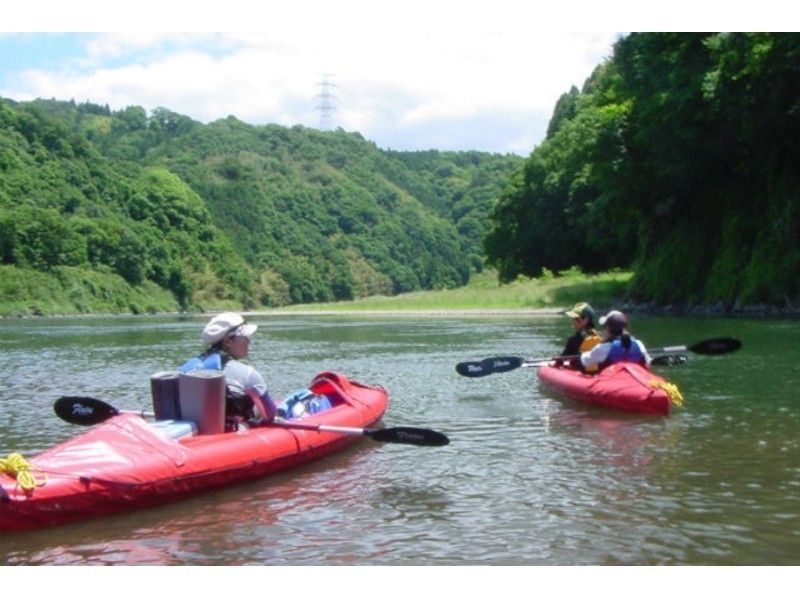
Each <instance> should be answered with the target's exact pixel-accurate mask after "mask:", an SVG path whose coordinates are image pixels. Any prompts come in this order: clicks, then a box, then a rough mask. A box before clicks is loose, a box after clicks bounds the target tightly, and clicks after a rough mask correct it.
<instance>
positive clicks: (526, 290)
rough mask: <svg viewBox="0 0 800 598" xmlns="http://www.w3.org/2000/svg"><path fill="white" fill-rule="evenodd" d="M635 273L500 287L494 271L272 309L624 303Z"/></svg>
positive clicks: (574, 275)
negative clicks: (433, 285)
mask: <svg viewBox="0 0 800 598" xmlns="http://www.w3.org/2000/svg"><path fill="white" fill-rule="evenodd" d="M632 277H633V274H632V273H630V272H610V273H606V274H598V275H591V276H590V275H586V274H582V273H580V272H576V271H569V272H564V273H562V275H560V276H558V277H556V276H553V275H551V274H546V275H545V276H542V277H540V278H537V279H525V280H518V281H516V282H513V283H510V284H506V285H500V284H499V283H498V282H497V276H496V274H495V273H494V272H484V273H482V274H478V275H476V276H473V277H472V280H471V281H470V282H469V284H468V285H467V286H465V287H461V288H458V289H451V290H445V291H419V292H415V293H404V294H402V295H396V296H393V297H384V296H378V297H367V298H364V299H357V300H354V301H341V302H338V303H312V304H303V305H292V306H287V307H284V308H279V309H275V310H271V311H270V313H283V312H288V313H298V312H299V313H320V312H325V313H328V312H334V313H338V312H342V313H346V312H354V311H360V312H384V311H388V312H401V311H416V312H447V311H459V312H475V313H481V312H495V311H524V310H538V309H561V308H563V307H564V306H568V305H573V304H574V303H576V302H578V301H590V302H591V303H593V304H595V305H611V304H616V303H620V302H621V301H622V300H623V298H624V297H625V296H626V294H627V289H628V286H629V284H630V281H631V278H632Z"/></svg>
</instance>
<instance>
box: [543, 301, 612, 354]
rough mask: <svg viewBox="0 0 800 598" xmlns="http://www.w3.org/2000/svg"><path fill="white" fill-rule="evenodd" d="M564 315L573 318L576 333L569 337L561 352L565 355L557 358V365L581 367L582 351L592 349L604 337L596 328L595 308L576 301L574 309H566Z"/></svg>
mask: <svg viewBox="0 0 800 598" xmlns="http://www.w3.org/2000/svg"><path fill="white" fill-rule="evenodd" d="M564 315H565V316H567V317H568V318H570V319H571V320H572V327H573V328H574V329H575V334H573V335H572V336H571V337H569V338H568V339H567V344H566V345H564V350H563V351H562V352H561V355H562V356H564V357H563V358H556V359H555V364H556V365H557V366H562V365H565V364H567V365H569V366H570V367H573V368H576V369H578V368H581V362H580V355H581V353H584V352H586V351H589V350H591V349H592V348H594V347H595V346H596V345H597V344H598V343H600V341H601V340H602V339H601V338H600V335H599V334H598V333H597V330H595V328H594V309H592V306H591V305H589V304H588V303H585V302H581V303H576V304H575V306H574V307H573V308H572V309H568V310H567V311H565V312H564Z"/></svg>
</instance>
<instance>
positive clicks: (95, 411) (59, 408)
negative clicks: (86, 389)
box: [53, 397, 119, 426]
mask: <svg viewBox="0 0 800 598" xmlns="http://www.w3.org/2000/svg"><path fill="white" fill-rule="evenodd" d="M53 410H54V411H55V412H56V415H57V416H58V417H60V418H61V419H63V420H64V421H65V422H69V423H71V424H78V425H80V426H91V425H94V424H99V423H100V422H104V421H106V420H107V419H108V418H110V417H113V416H115V415H118V414H119V411H117V409H115V408H114V407H112V406H111V405H109V404H108V403H104V402H103V401H101V400H99V399H94V398H92V397H61V398H60V399H58V400H56V402H55V403H54V404H53Z"/></svg>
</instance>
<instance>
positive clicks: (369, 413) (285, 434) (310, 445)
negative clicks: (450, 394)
mask: <svg viewBox="0 0 800 598" xmlns="http://www.w3.org/2000/svg"><path fill="white" fill-rule="evenodd" d="M309 390H311V391H312V392H314V393H316V394H317V395H325V396H327V397H328V398H329V399H330V402H331V403H332V407H331V408H330V409H328V410H326V411H322V412H320V413H316V414H313V415H311V416H309V417H306V418H303V419H302V420H301V421H302V425H305V426H306V428H307V429H294V428H287V427H281V425H280V424H274V425H270V426H265V427H255V428H250V429H241V430H238V431H234V432H223V433H219V434H206V435H185V436H182V437H180V438H178V439H175V438H173V437H171V436H170V434H169V433H165V432H164V431H163V430H162V429H160V428H159V426H158V425H153V424H151V423H148V422H147V421H146V420H145V419H144V418H143V417H141V415H140V414H132V413H120V414H118V415H113V416H111V417H110V419H108V420H106V421H105V422H104V423H102V424H99V425H97V426H95V427H93V428H91V429H90V430H89V431H88V432H86V433H84V434H81V435H80V436H77V437H75V438H73V439H71V440H68V441H66V442H64V443H62V444H59V445H58V446H55V447H53V448H51V449H49V450H47V451H45V452H43V453H41V454H40V455H38V456H35V457H32V458H31V459H29V460H28V462H27V466H28V467H29V469H30V473H31V474H33V476H34V478H35V481H36V484H35V486H33V487H32V488H28V489H27V490H25V489H24V488H23V485H24V484H21V483H20V478H21V477H22V475H23V474H22V473H20V472H15V473H16V475H12V474H10V473H0V531H10V530H23V529H31V528H37V527H43V526H47V525H55V524H61V523H65V522H68V521H73V520H78V519H84V518H90V517H91V518H94V517H98V516H100V515H105V514H109V513H116V512H121V511H126V510H131V509H136V508H141V507H148V506H151V505H156V504H160V503H165V502H169V501H173V500H177V499H180V498H184V497H188V496H191V495H195V494H198V493H200V492H204V491H207V490H209V489H212V488H220V487H225V486H229V485H230V484H233V483H238V482H244V481H247V480H253V479H256V478H260V477H262V476H265V475H268V474H271V473H274V472H277V471H281V470H285V469H288V468H290V467H293V466H295V465H298V464H300V463H304V462H306V461H310V460H312V459H316V458H319V457H321V456H323V455H326V454H328V453H330V452H332V451H334V450H336V449H339V448H341V447H342V446H344V445H345V444H348V443H350V442H353V441H354V440H355V438H354V437H353V436H352V435H346V434H342V433H338V432H336V431H328V429H327V428H328V426H331V427H333V428H334V429H335V427H337V426H338V427H341V428H342V429H344V427H345V426H357V427H366V426H370V425H373V424H375V423H376V422H377V421H378V420H380V419H381V417H382V416H383V414H384V412H385V410H386V407H387V405H388V394H387V392H386V390H385V389H383V388H381V387H375V386H367V385H364V384H361V383H359V382H356V381H352V380H349V379H347V378H346V377H344V376H342V375H341V374H336V373H334V372H323V373H321V374H318V375H317V376H316V377H315V378H314V380H313V381H312V383H311V386H310V387H309ZM320 425H321V426H322V428H325V429H324V430H321V429H320V427H319V426H320ZM314 428H316V429H314ZM349 429H350V430H352V428H349ZM2 471H3V470H2V469H0V472H2Z"/></svg>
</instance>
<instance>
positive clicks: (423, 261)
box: [0, 100, 522, 314]
mask: <svg viewBox="0 0 800 598" xmlns="http://www.w3.org/2000/svg"><path fill="white" fill-rule="evenodd" d="M521 163H522V158H520V157H518V156H513V155H508V156H500V155H492V154H487V153H480V152H463V153H461V152H437V151H431V152H412V153H405V154H404V153H396V152H385V151H382V150H380V149H378V148H377V147H376V146H375V145H374V144H373V143H371V142H368V141H366V140H365V139H363V138H362V137H361V136H360V135H358V134H355V133H346V132H344V131H341V130H340V131H335V132H321V131H316V130H313V129H307V128H303V127H292V128H286V127H280V126H277V125H266V126H252V125H248V124H246V123H243V122H241V121H239V120H237V119H236V118H234V117H228V118H227V119H223V120H220V121H216V122H213V123H210V124H207V125H204V124H201V123H198V122H195V121H193V120H192V119H190V118H188V117H186V116H183V115H180V114H176V113H174V112H171V111H169V110H167V109H163V108H161V109H157V110H155V111H153V113H152V114H149V115H148V114H147V112H146V111H145V110H144V109H143V108H140V107H128V108H126V109H124V110H121V111H111V110H109V109H108V108H107V107H104V106H98V105H94V104H90V103H87V104H75V103H74V102H72V101H69V102H66V101H56V100H36V101H33V102H24V103H17V102H13V101H10V100H0V259H1V260H2V261H0V272H2V278H1V279H0V301H2V302H3V303H4V304H5V305H7V306H8V305H11V306H13V313H19V314H24V313H53V312H54V311H55V312H58V311H62V312H64V313H66V312H74V311H86V312H89V311H93V312H97V311H133V312H141V311H164V310H175V309H208V308H212V307H216V308H219V307H224V306H231V307H242V308H245V309H252V308H256V307H261V306H278V305H286V304H291V303H297V302H314V301H331V300H341V299H350V298H355V297H362V296H368V295H373V294H387V295H390V294H395V293H399V292H404V291H413V290H419V289H443V288H452V287H456V286H460V285H463V284H464V283H466V282H467V280H468V279H469V276H470V274H471V273H472V272H476V271H480V270H481V268H482V267H483V255H482V248H481V242H482V239H483V237H484V236H485V233H486V231H487V229H488V219H487V217H486V215H487V214H488V212H489V210H490V207H491V203H492V201H493V200H494V199H495V198H496V197H497V196H498V195H499V194H500V192H501V191H502V189H504V188H505V186H506V185H507V184H508V179H509V177H510V175H511V173H512V172H514V171H515V170H517V169H518V168H519V166H520V165H521Z"/></svg>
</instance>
